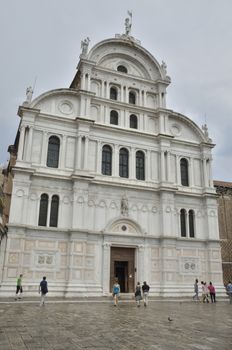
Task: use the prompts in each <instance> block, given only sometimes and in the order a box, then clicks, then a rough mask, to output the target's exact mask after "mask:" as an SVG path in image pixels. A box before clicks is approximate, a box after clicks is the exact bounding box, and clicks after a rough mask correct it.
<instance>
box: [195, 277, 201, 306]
mask: <svg viewBox="0 0 232 350" xmlns="http://www.w3.org/2000/svg"><path fill="white" fill-rule="evenodd" d="M194 293H195V294H194V296H193V300H197V301H199V300H200V299H199V288H198V279H197V278H196V279H195V283H194Z"/></svg>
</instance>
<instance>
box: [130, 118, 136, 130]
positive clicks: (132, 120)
mask: <svg viewBox="0 0 232 350" xmlns="http://www.w3.org/2000/svg"><path fill="white" fill-rule="evenodd" d="M130 128H132V129H137V128H138V118H137V117H136V115H134V114H131V115H130Z"/></svg>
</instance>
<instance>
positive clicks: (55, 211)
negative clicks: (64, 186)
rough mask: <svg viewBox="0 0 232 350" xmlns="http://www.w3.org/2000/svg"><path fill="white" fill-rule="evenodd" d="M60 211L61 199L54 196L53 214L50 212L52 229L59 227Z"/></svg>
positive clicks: (52, 203)
mask: <svg viewBox="0 0 232 350" xmlns="http://www.w3.org/2000/svg"><path fill="white" fill-rule="evenodd" d="M58 211H59V197H58V196H56V195H54V196H52V202H51V212H50V225H49V226H51V227H57V224H58Z"/></svg>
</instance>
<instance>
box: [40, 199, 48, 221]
mask: <svg viewBox="0 0 232 350" xmlns="http://www.w3.org/2000/svg"><path fill="white" fill-rule="evenodd" d="M47 213H48V195H47V194H46V193H43V194H41V197H40V206H39V223H38V225H39V226H47Z"/></svg>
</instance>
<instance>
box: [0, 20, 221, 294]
mask: <svg viewBox="0 0 232 350" xmlns="http://www.w3.org/2000/svg"><path fill="white" fill-rule="evenodd" d="M88 46H89V39H88V38H87V39H85V40H83V41H82V53H81V55H80V61H79V63H78V66H77V72H76V75H75V76H74V79H73V81H72V82H71V85H70V87H69V88H64V89H55V90H51V91H47V92H45V93H43V94H42V95H40V96H38V97H36V98H35V99H33V98H32V94H33V91H32V89H31V88H28V89H27V100H26V101H25V102H24V103H23V104H22V105H21V106H20V107H19V110H18V115H19V117H20V126H19V133H18V138H17V139H18V144H17V161H16V164H15V166H14V167H13V173H14V180H13V190H12V198H11V209H10V217H9V224H8V234H7V237H6V236H5V241H4V240H3V241H2V244H1V258H0V265H1V266H0V271H1V272H0V279H1V288H0V294H1V295H2V296H3V295H9V293H13V291H14V289H15V281H16V277H17V276H18V275H19V274H20V273H23V274H24V292H25V294H26V295H35V293H37V289H38V283H39V281H40V280H41V277H42V276H43V275H46V276H47V280H48V282H49V292H50V295H54V296H67V297H72V296H76V295H79V296H80V295H84V296H88V295H89V296H91V295H96V296H102V295H109V293H110V292H111V288H112V284H113V280H114V277H115V276H117V277H118V279H119V283H120V285H121V292H124V293H131V292H133V291H134V288H135V284H136V283H137V281H140V282H143V281H144V280H146V281H147V282H148V283H149V285H150V287H151V294H152V295H161V296H168V295H173V296H178V295H184V294H185V295H190V294H192V293H193V283H194V280H195V278H199V280H206V281H210V280H212V281H213V283H214V284H215V285H216V287H217V290H218V291H219V290H220V288H221V290H222V288H223V284H222V264H221V253H220V243H219V232H218V217H217V199H216V193H215V189H214V186H213V181H212V175H211V161H212V156H211V151H212V148H213V147H214V145H213V144H212V141H211V139H210V138H209V136H208V132H207V127H206V126H204V128H203V130H202V129H201V128H199V127H198V126H197V125H196V124H195V123H194V122H193V121H192V120H191V119H190V118H188V117H187V116H185V115H182V114H180V113H177V112H174V111H173V110H170V109H167V108H166V89H167V87H168V85H169V84H170V82H171V80H170V77H169V76H168V75H167V66H166V64H165V63H164V62H162V63H161V64H160V63H159V62H158V61H157V60H156V59H155V58H154V57H153V56H152V54H151V53H150V52H148V51H147V50H146V49H145V48H143V47H142V46H141V43H140V42H139V41H138V40H136V39H135V38H133V37H132V36H131V35H130V27H129V29H128V27H126V32H125V34H122V35H116V36H115V38H112V39H107V40H103V41H101V42H99V43H97V44H96V45H95V46H93V47H92V48H91V49H90V50H89V47H88Z"/></svg>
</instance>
